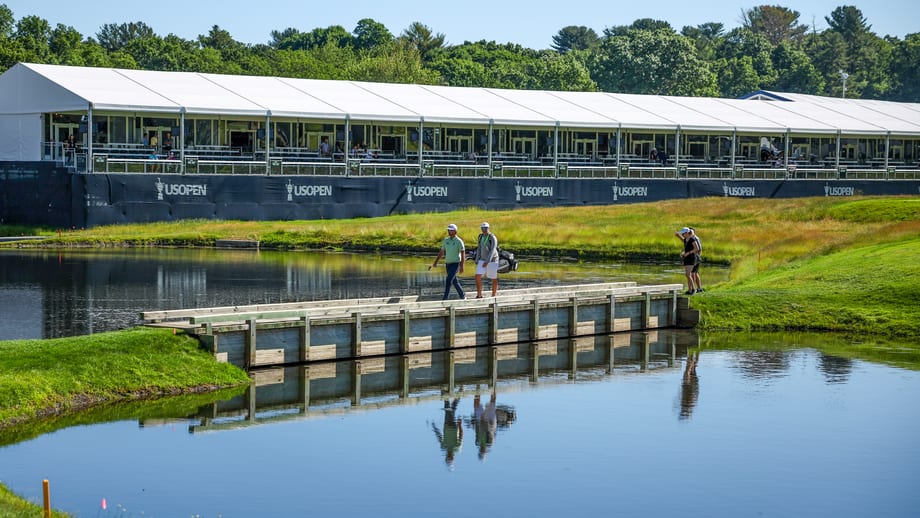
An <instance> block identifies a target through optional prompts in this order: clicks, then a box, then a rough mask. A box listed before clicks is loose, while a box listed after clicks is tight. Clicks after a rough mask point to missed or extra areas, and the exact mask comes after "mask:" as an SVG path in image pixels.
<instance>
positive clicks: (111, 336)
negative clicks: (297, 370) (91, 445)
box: [0, 328, 248, 429]
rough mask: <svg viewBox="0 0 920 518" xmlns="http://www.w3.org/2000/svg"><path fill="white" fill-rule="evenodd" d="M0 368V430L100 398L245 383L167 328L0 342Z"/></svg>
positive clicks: (229, 368) (188, 339) (234, 371)
mask: <svg viewBox="0 0 920 518" xmlns="http://www.w3.org/2000/svg"><path fill="white" fill-rule="evenodd" d="M0 369H2V371H3V373H4V374H3V376H2V377H0V429H3V428H6V427H8V426H11V425H13V424H15V423H18V422H22V421H28V420H33V419H36V418H42V417H47V416H51V415H56V414H66V413H69V412H74V411H78V410H82V409H85V408H87V407H89V406H93V405H98V404H101V403H106V402H114V401H127V400H141V399H152V398H156V397H160V396H164V395H178V394H183V393H187V392H189V391H202V390H203V389H215V388H220V387H230V386H236V385H241V384H246V383H248V377H247V376H246V373H245V372H243V371H241V370H240V369H238V368H236V367H234V366H232V365H228V364H220V363H217V362H215V361H214V358H213V356H212V355H210V354H208V353H207V352H205V351H204V350H202V349H201V348H200V347H199V345H198V342H197V340H195V339H194V338H191V337H189V336H183V335H174V334H173V333H172V332H171V331H170V330H168V329H166V330H164V329H150V328H136V329H131V330H127V331H117V332H111V333H100V334H95V335H88V336H79V337H73V338H59V339H53V340H9V341H2V342H0Z"/></svg>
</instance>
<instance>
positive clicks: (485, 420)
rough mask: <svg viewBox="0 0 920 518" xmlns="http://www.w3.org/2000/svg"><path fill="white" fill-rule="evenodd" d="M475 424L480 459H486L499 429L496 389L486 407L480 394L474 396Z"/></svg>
mask: <svg viewBox="0 0 920 518" xmlns="http://www.w3.org/2000/svg"><path fill="white" fill-rule="evenodd" d="M473 426H475V427H476V446H477V447H478V448H479V460H485V458H486V454H487V453H489V448H491V447H492V444H494V443H495V432H496V430H497V429H498V414H497V413H496V410H495V391H494V390H493V391H492V397H490V398H489V404H487V405H486V406H485V407H483V406H482V403H481V402H480V400H479V394H476V397H474V398H473Z"/></svg>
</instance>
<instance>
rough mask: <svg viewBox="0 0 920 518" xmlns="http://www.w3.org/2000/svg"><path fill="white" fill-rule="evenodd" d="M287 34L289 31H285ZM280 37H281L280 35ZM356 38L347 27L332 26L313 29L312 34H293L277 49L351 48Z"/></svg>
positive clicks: (281, 41)
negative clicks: (332, 46)
mask: <svg viewBox="0 0 920 518" xmlns="http://www.w3.org/2000/svg"><path fill="white" fill-rule="evenodd" d="M285 32H286V33H287V32H288V31H285ZM279 36H281V35H280V34H279ZM353 40H354V38H353V37H352V35H351V34H349V33H348V31H346V30H345V27H342V26H341V25H330V26H329V27H326V28H319V27H317V28H316V29H313V30H312V31H310V32H292V33H289V34H287V35H286V36H285V37H284V39H282V40H280V41H278V42H277V46H276V48H278V49H286V50H307V49H315V48H320V47H325V46H326V45H327V44H333V45H336V46H339V47H351V46H353V43H354V41H353Z"/></svg>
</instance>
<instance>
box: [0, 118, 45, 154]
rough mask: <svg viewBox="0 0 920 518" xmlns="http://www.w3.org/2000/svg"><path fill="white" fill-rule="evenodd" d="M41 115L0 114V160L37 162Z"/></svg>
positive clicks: (40, 134) (39, 145)
mask: <svg viewBox="0 0 920 518" xmlns="http://www.w3.org/2000/svg"><path fill="white" fill-rule="evenodd" d="M41 137H42V116H41V114H40V113H26V114H22V115H2V114H0V161H5V162H7V161H8V162H14V161H29V162H37V161H39V160H41V159H42V156H41V151H42V150H41V141H42V138H41Z"/></svg>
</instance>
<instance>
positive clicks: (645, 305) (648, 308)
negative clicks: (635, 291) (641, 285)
mask: <svg viewBox="0 0 920 518" xmlns="http://www.w3.org/2000/svg"><path fill="white" fill-rule="evenodd" d="M651 317H652V294H651V293H649V292H647V291H646V292H645V300H643V301H642V329H648V328H649V322H650V321H651Z"/></svg>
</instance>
